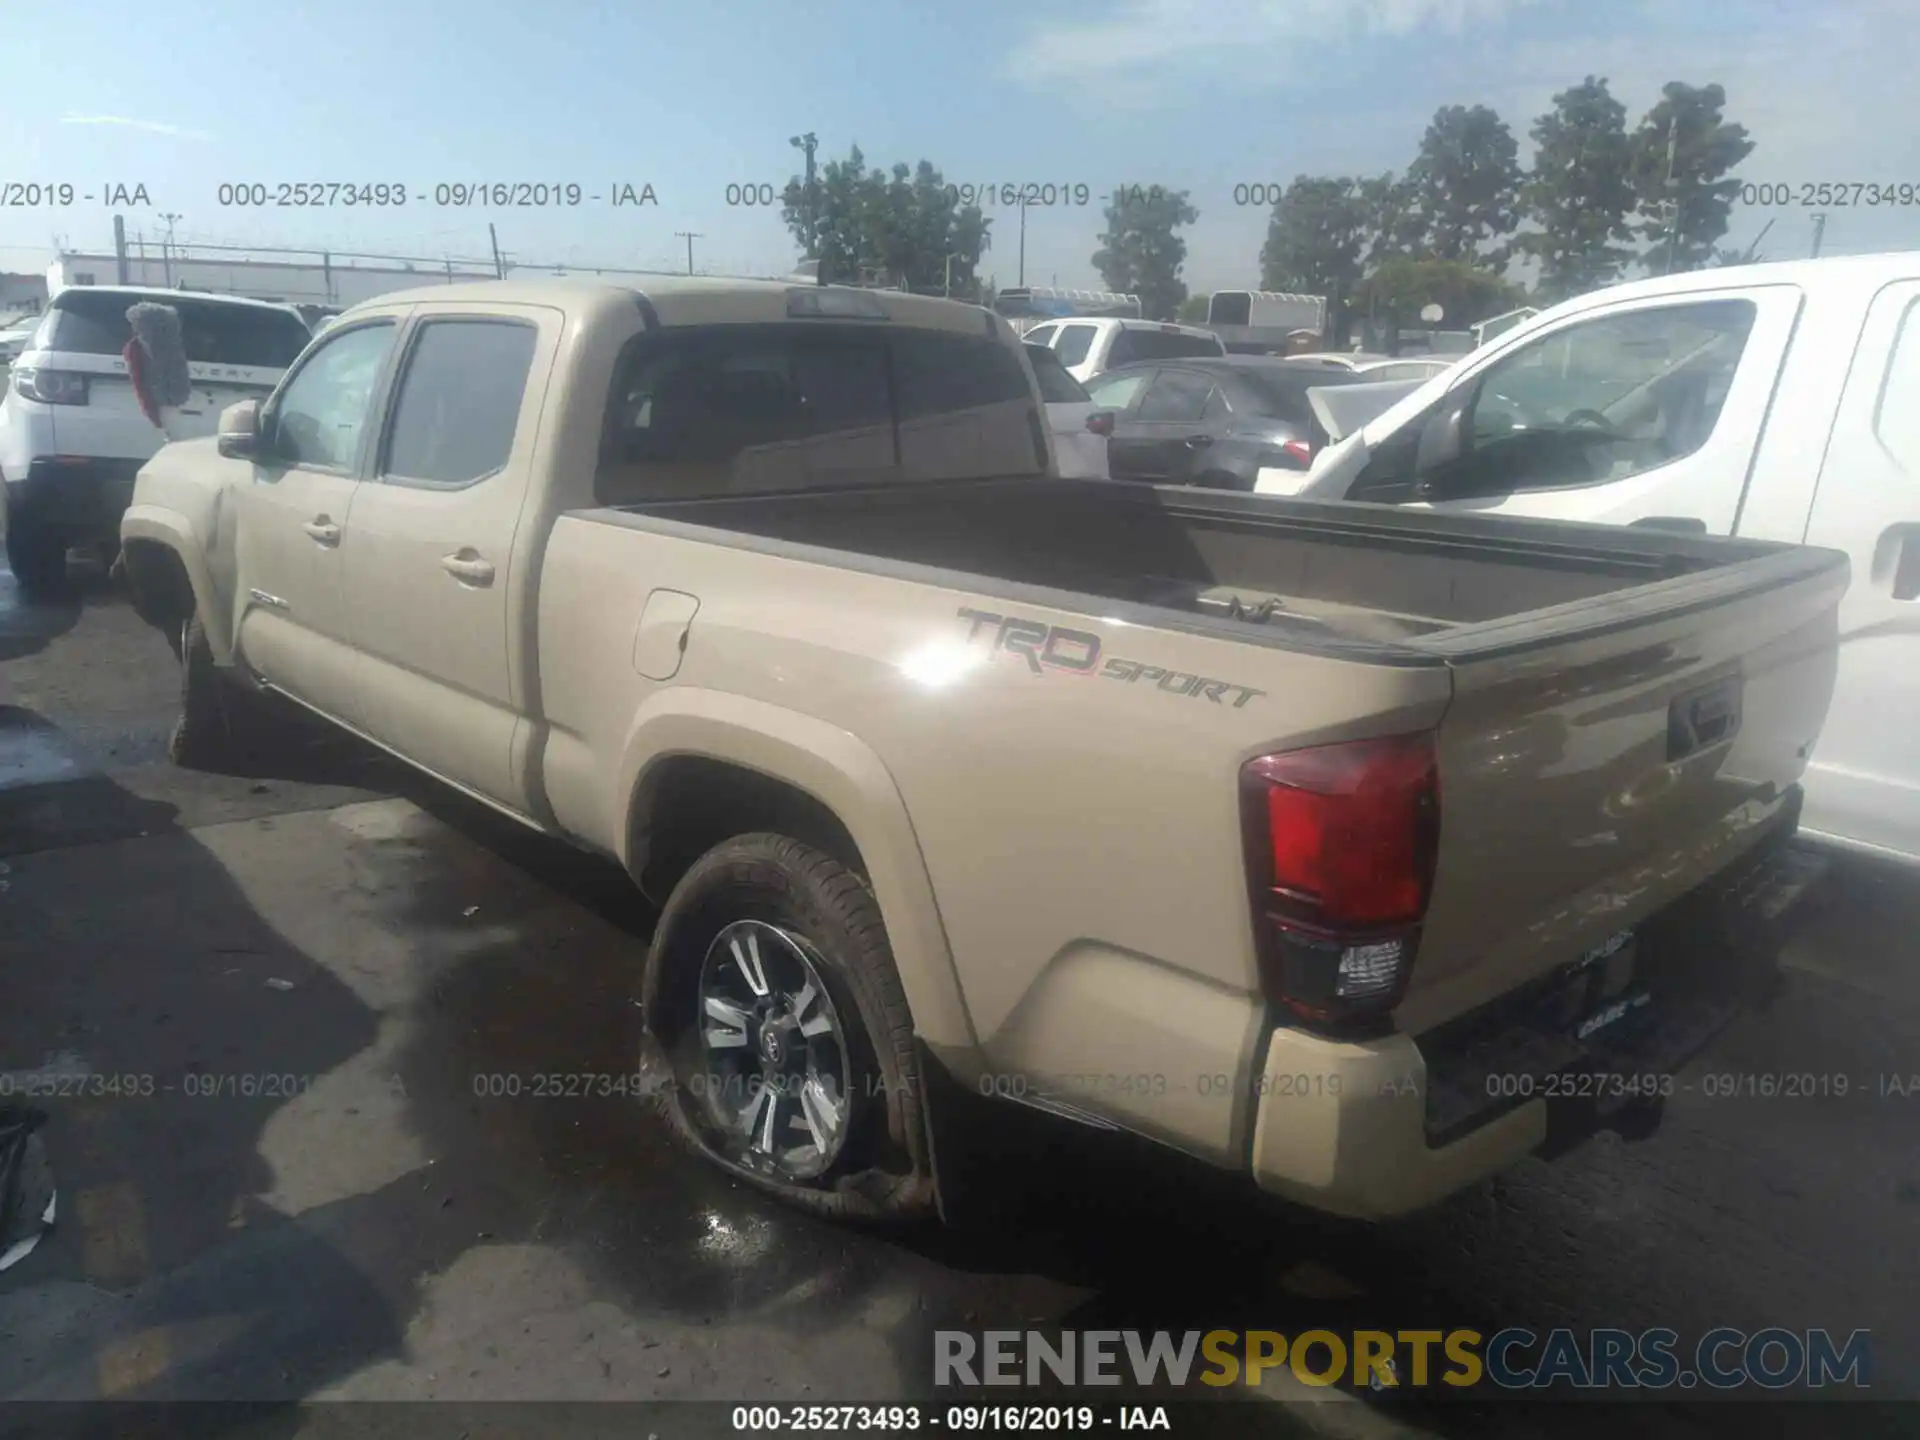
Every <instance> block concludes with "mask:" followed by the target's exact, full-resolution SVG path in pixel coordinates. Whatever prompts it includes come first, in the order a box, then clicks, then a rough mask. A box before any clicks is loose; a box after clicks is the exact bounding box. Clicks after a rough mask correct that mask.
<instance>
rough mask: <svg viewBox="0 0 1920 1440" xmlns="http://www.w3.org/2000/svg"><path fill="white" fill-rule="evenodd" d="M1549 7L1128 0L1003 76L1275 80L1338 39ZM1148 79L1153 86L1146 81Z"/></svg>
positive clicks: (1458, 28) (1019, 53)
mask: <svg viewBox="0 0 1920 1440" xmlns="http://www.w3.org/2000/svg"><path fill="white" fill-rule="evenodd" d="M1536 3H1539V0H1121V3H1120V4H1119V5H1118V7H1117V8H1116V9H1115V10H1114V11H1113V12H1112V14H1110V15H1109V16H1108V17H1107V18H1105V19H1103V20H1097V21H1072V22H1043V23H1041V24H1039V25H1037V26H1035V27H1034V28H1033V29H1031V30H1030V31H1028V33H1027V35H1026V37H1025V38H1024V39H1023V40H1021V41H1020V42H1019V43H1018V44H1017V45H1016V46H1015V48H1014V51H1013V53H1012V54H1011V55H1010V56H1009V57H1008V59H1007V62H1006V64H1005V66H1004V67H1003V72H1002V73H1003V74H1004V75H1005V76H1006V77H1007V78H1008V79H1011V80H1015V81H1019V82H1021V83H1023V84H1027V85H1033V86H1043V85H1050V84H1054V83H1056V82H1059V81H1066V80H1081V79H1084V78H1087V77H1090V76H1094V75H1102V74H1105V75H1110V74H1112V73H1113V72H1115V71H1125V70H1135V69H1137V68H1142V67H1145V68H1147V69H1149V70H1151V69H1154V68H1160V67H1164V66H1166V65H1167V64H1168V63H1169V62H1173V61H1178V60H1196V59H1204V58H1207V57H1209V56H1220V57H1231V58H1232V60H1233V63H1234V66H1235V68H1236V69H1238V70H1241V71H1244V70H1245V69H1246V68H1247V67H1246V64H1245V63H1244V62H1245V59H1246V57H1248V56H1262V57H1266V58H1265V59H1263V60H1261V61H1259V62H1258V63H1259V64H1260V65H1262V66H1268V67H1269V71H1268V73H1271V74H1273V75H1275V76H1281V77H1283V76H1285V75H1286V74H1288V73H1290V72H1297V71H1298V70H1300V69H1303V68H1304V69H1307V70H1312V69H1316V68H1318V67H1319V66H1320V65H1321V64H1322V63H1324V46H1325V43H1326V41H1327V40H1328V39H1333V40H1336V41H1337V40H1354V39H1366V38H1369V37H1380V38H1398V37H1404V36H1408V35H1413V34H1417V33H1420V32H1423V31H1429V30H1434V31H1439V32H1441V33H1443V34H1448V35H1457V34H1460V33H1462V32H1463V31H1464V30H1465V29H1466V28H1467V27H1468V26H1469V25H1476V24H1484V23H1487V22H1490V21H1496V20H1499V19H1501V18H1503V17H1505V16H1507V15H1509V14H1511V13H1512V12H1514V11H1516V10H1519V9H1523V8H1527V7H1530V6H1532V5H1534V4H1536ZM1142 78H1146V77H1145V76H1143V77H1142Z"/></svg>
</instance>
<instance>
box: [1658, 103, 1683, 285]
mask: <svg viewBox="0 0 1920 1440" xmlns="http://www.w3.org/2000/svg"><path fill="white" fill-rule="evenodd" d="M1679 126H1680V117H1679V116H1678V115H1669V116H1668V117H1667V181H1666V191H1667V268H1666V270H1665V271H1664V272H1662V273H1664V274H1667V275H1671V274H1672V273H1673V253H1674V249H1675V247H1676V246H1677V245H1678V244H1679V241H1680V201H1679V200H1678V199H1677V198H1675V196H1674V193H1673V157H1674V153H1675V151H1676V149H1677V148H1678V144H1679V139H1680V135H1679Z"/></svg>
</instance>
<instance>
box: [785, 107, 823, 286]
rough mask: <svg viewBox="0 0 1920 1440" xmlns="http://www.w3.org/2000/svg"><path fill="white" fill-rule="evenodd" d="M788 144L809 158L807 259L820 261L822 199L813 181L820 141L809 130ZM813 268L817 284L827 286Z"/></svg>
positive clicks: (821, 276) (794, 137)
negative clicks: (814, 157) (814, 158)
mask: <svg viewBox="0 0 1920 1440" xmlns="http://www.w3.org/2000/svg"><path fill="white" fill-rule="evenodd" d="M787 143H788V144H789V145H791V146H793V148H794V149H796V150H799V151H801V152H802V153H804V154H805V156H806V157H807V178H806V197H807V259H809V260H818V259H819V258H820V198H819V191H818V190H817V189H816V188H815V186H814V181H813V152H814V151H815V150H818V149H819V148H820V140H819V137H817V136H816V135H815V134H814V133H813V132H812V131H811V130H809V131H807V133H806V134H804V135H795V136H793V137H792V138H791V139H790V140H788V141H787ZM813 268H814V272H815V273H814V278H815V280H816V282H817V283H819V284H821V285H824V284H826V283H827V277H826V276H825V275H822V274H820V273H819V271H820V267H819V266H818V265H815V266H814V267H813Z"/></svg>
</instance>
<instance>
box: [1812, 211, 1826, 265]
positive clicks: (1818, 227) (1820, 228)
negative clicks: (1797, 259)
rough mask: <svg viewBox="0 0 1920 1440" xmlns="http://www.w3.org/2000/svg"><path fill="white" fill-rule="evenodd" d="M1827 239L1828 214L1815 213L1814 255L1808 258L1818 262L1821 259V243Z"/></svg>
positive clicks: (1824, 212) (1822, 212)
mask: <svg viewBox="0 0 1920 1440" xmlns="http://www.w3.org/2000/svg"><path fill="white" fill-rule="evenodd" d="M1826 238H1827V212H1826V211H1824V210H1818V211H1815V212H1814V216H1813V254H1812V255H1811V256H1809V257H1808V258H1809V259H1812V260H1818V259H1819V258H1820V242H1821V241H1822V240H1824V239H1826Z"/></svg>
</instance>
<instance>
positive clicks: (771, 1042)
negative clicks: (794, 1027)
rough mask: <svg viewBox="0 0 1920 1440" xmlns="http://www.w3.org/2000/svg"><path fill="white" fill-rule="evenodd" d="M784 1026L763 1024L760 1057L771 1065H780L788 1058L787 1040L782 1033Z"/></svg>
mask: <svg viewBox="0 0 1920 1440" xmlns="http://www.w3.org/2000/svg"><path fill="white" fill-rule="evenodd" d="M784 1028H785V1027H784V1026H780V1025H762V1026H761V1027H760V1058H761V1059H762V1060H764V1061H766V1062H767V1064H769V1065H779V1064H782V1063H784V1062H785V1060H786V1058H787V1042H786V1040H785V1039H784V1038H783V1036H782V1035H781V1031H782V1030H783V1029H784Z"/></svg>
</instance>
